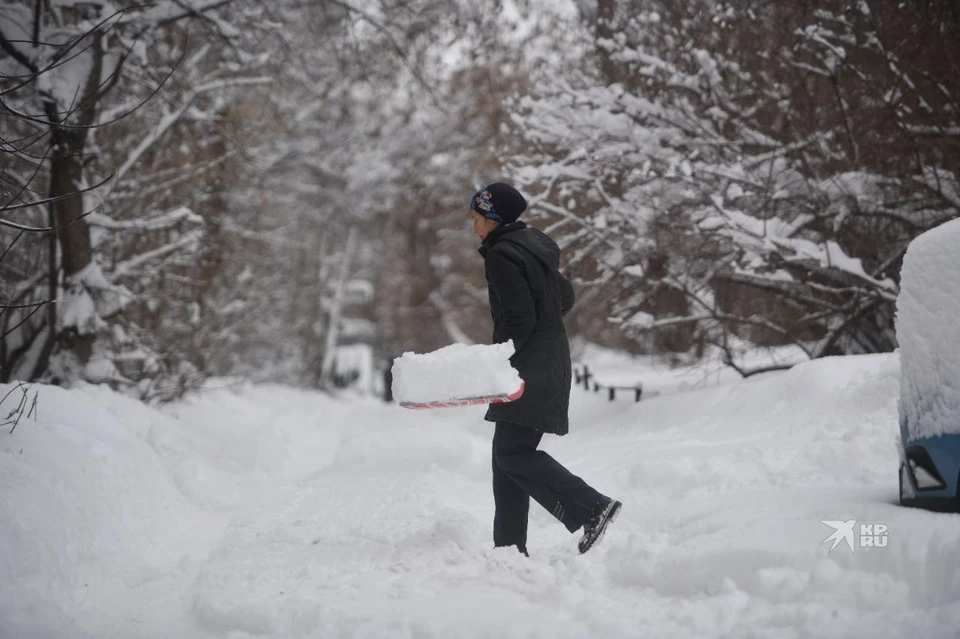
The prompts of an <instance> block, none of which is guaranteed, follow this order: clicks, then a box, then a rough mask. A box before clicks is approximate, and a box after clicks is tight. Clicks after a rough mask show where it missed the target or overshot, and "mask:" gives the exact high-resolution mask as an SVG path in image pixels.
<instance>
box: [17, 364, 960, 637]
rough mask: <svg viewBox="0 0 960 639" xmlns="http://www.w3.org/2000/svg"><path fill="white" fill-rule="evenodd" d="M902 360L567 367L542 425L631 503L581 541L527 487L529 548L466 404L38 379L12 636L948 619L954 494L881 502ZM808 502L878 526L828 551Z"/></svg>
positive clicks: (862, 632)
mask: <svg viewBox="0 0 960 639" xmlns="http://www.w3.org/2000/svg"><path fill="white" fill-rule="evenodd" d="M898 371H899V366H898V361H897V357H896V356H895V355H875V356H863V357H848V358H838V359H827V360H821V361H816V362H811V363H806V364H802V365H800V366H798V367H796V368H794V369H793V370H791V371H787V372H782V373H771V374H766V375H762V376H758V377H755V378H751V379H750V380H747V381H741V382H733V383H725V384H719V385H714V386H710V387H707V388H702V389H699V390H693V391H689V392H684V393H679V394H673V395H664V396H661V397H657V398H654V399H650V400H645V401H642V402H640V403H639V404H634V403H632V402H629V401H622V402H612V403H610V402H607V401H605V398H603V397H602V396H598V395H595V394H593V393H586V392H584V391H582V390H579V389H575V390H574V394H573V397H572V400H573V401H572V408H571V417H572V419H571V434H570V435H569V436H567V437H564V438H556V437H547V438H545V441H546V444H545V447H546V448H547V449H548V450H549V451H550V452H551V453H553V454H554V455H555V456H556V457H558V458H559V459H560V460H561V461H562V462H563V463H565V464H567V465H568V466H569V467H570V468H571V469H572V470H574V471H575V472H577V473H579V474H581V475H582V476H583V477H584V478H586V479H587V481H589V482H590V483H592V484H593V485H594V486H595V487H596V488H598V489H599V490H601V491H602V492H605V493H607V494H609V495H612V496H615V497H617V498H618V499H620V500H621V501H623V503H624V509H623V512H622V514H621V516H620V518H619V519H618V520H617V522H616V523H615V524H613V525H612V526H611V528H610V530H609V532H608V534H607V536H606V537H605V538H604V540H603V541H602V542H601V544H600V545H599V546H598V547H597V548H596V549H594V550H592V551H591V552H589V553H588V554H586V555H583V556H580V555H578V554H577V552H576V536H572V535H568V534H567V533H566V531H565V530H564V528H563V527H562V526H561V525H560V524H558V523H556V522H555V521H554V520H553V519H552V518H551V517H550V516H549V515H548V514H546V513H545V512H543V511H542V510H541V509H539V508H538V507H536V506H535V505H534V507H533V508H532V510H531V513H532V516H531V525H530V540H529V544H528V545H529V548H530V552H531V557H530V558H529V559H526V558H524V557H522V556H520V555H519V554H518V553H516V552H515V551H513V550H510V549H500V550H493V549H492V548H491V547H490V546H491V541H490V537H491V533H490V529H491V518H492V498H491V494H490V486H489V484H490V458H489V444H490V441H489V440H490V437H491V429H492V425H491V424H489V423H486V422H484V421H483V420H482V415H483V410H484V409H483V408H482V407H478V408H469V409H443V410H435V411H426V412H419V411H405V410H403V409H401V408H399V407H397V406H396V405H387V404H383V403H378V402H375V401H374V400H369V399H368V400H363V399H359V400H358V399H356V398H351V399H349V400H346V399H343V400H337V399H331V398H329V397H326V396H323V395H320V394H315V393H308V392H302V391H297V390H292V389H289V388H282V387H276V386H244V387H234V388H231V389H221V390H210V391H207V392H205V393H203V394H200V395H198V396H195V397H193V398H191V399H189V400H186V401H183V402H180V403H178V404H176V405H173V406H169V407H165V408H162V409H159V410H158V409H155V408H150V407H146V406H143V405H141V404H139V403H137V402H135V401H132V400H130V399H126V398H124V397H122V396H120V395H117V394H115V393H112V392H110V391H109V390H106V389H104V388H98V387H92V386H88V387H84V388H81V389H77V390H71V391H66V390H62V389H59V388H51V387H37V388H38V390H39V402H38V406H39V419H38V420H36V421H34V420H33V419H31V420H27V421H22V422H21V423H20V425H19V426H18V427H17V429H16V431H15V432H14V434H13V435H8V434H6V432H4V433H2V434H0V541H2V544H0V637H3V638H4V639H7V638H18V639H19V638H34V637H35V638H44V639H47V638H51V637H69V638H71V639H73V638H77V637H96V638H98V639H99V638H101V637H120V638H124V639H127V638H141V637H150V638H167V637H178V638H194V637H196V638H205V637H230V638H234V639H238V638H241V637H424V638H427V637H437V638H448V637H497V638H499V637H545V638H546V637H549V638H551V639H552V638H556V637H651V638H657V639H664V638H669V637H738V638H739V637H771V638H773V637H776V638H778V639H780V638H790V637H832V638H833V637H896V638H902V637H917V638H921V637H922V638H923V639H935V638H939V637H956V636H957V635H958V633H960V571H958V569H957V567H958V566H960V516H957V515H942V514H933V513H928V512H923V511H917V510H908V509H902V508H900V507H898V506H897V505H896V503H895V502H896V499H897V466H898V457H897V449H896V436H897V395H898ZM6 390H7V389H4V388H3V387H2V386H0V391H2V393H5V392H6ZM0 396H2V394H0ZM5 412H6V411H5ZM821 520H830V521H846V520H857V522H858V523H857V526H856V528H855V529H854V530H855V531H856V532H859V525H860V524H861V523H863V524H882V525H886V526H887V527H888V529H887V530H888V532H887V534H886V535H885V536H882V538H880V537H878V538H877V539H876V540H874V539H873V537H872V536H871V535H856V536H855V537H854V538H853V539H852V541H853V542H854V546H855V548H856V552H855V553H854V552H851V551H850V549H849V548H848V546H847V545H846V543H840V544H839V545H838V546H837V547H836V548H835V549H834V550H833V551H832V552H831V550H830V547H831V545H832V543H831V544H822V543H821V542H823V541H824V540H825V539H826V538H827V537H829V536H830V535H831V533H832V532H833V529H832V528H830V527H829V526H827V525H825V524H822V523H821ZM874 532H876V531H875V530H874ZM871 540H872V541H877V542H878V543H885V544H886V545H885V546H884V547H874V548H870V547H861V546H860V544H861V543H866V542H867V541H871Z"/></svg>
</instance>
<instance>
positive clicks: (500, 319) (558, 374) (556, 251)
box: [480, 222, 574, 435]
mask: <svg viewBox="0 0 960 639" xmlns="http://www.w3.org/2000/svg"><path fill="white" fill-rule="evenodd" d="M480 254H481V255H483V258H484V262H485V266H486V269H485V270H486V276H487V289H488V293H489V296H490V314H491V315H492V316H493V341H494V343H497V344H499V343H503V342H506V341H507V340H509V339H512V340H513V345H514V349H515V353H514V356H513V358H512V359H511V364H513V367H514V368H516V369H517V371H519V373H520V377H521V378H523V380H524V382H525V383H526V387H525V388H524V392H523V396H522V397H521V398H520V399H518V400H516V401H514V402H509V403H505V404H491V405H490V408H489V409H488V410H487V415H486V419H487V420H488V421H491V422H496V421H507V422H513V423H515V424H520V425H521V426H528V427H530V428H535V429H537V430H540V431H543V432H546V433H554V434H556V435H566V434H567V431H568V428H569V421H568V419H567V409H568V408H569V405H570V375H571V371H570V345H569V343H568V342H567V333H566V330H564V327H563V320H562V319H561V317H562V316H563V315H566V313H567V312H568V311H569V310H570V309H571V308H572V307H573V302H574V295H573V287H572V286H571V285H570V282H569V281H568V280H567V279H566V278H565V277H564V276H563V275H561V274H560V271H559V270H558V267H559V265H560V248H559V247H558V246H557V244H556V243H555V242H554V241H553V240H551V239H550V238H549V237H547V236H546V235H544V234H543V233H541V232H540V231H538V230H536V229H533V228H529V227H527V225H526V224H524V223H523V222H513V223H512V224H507V225H505V226H501V227H498V228H497V229H495V230H494V231H493V232H491V233H490V234H489V235H488V236H487V237H486V239H485V240H484V241H483V245H482V246H481V247H480Z"/></svg>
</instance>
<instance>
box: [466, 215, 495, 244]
mask: <svg viewBox="0 0 960 639" xmlns="http://www.w3.org/2000/svg"><path fill="white" fill-rule="evenodd" d="M470 215H472V216H473V234H474V235H476V236H477V237H479V238H480V241H481V242H482V241H483V240H485V239H487V236H488V235H489V234H490V232H491V231H493V230H494V229H495V228H497V227H498V226H500V223H499V222H496V221H494V220H490V219H487V218H485V217H483V216H482V215H480V214H479V213H477V212H476V211H470Z"/></svg>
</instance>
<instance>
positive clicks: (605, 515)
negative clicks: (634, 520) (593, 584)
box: [577, 499, 623, 555]
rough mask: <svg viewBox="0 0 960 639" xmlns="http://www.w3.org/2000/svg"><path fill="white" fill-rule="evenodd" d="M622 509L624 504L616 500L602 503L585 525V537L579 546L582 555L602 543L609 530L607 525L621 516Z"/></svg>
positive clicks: (581, 539)
mask: <svg viewBox="0 0 960 639" xmlns="http://www.w3.org/2000/svg"><path fill="white" fill-rule="evenodd" d="M622 507H623V504H621V503H620V502H619V501H617V500H615V499H607V500H606V501H602V502H600V506H599V507H598V508H597V511H596V512H595V513H594V515H593V517H591V518H590V519H588V520H587V523H585V524H584V525H583V536H582V537H581V538H580V542H579V543H578V544H577V548H579V549H580V554H581V555H582V554H583V553H585V552H587V551H588V550H590V549H591V548H593V546H594V545H595V544H596V543H597V542H598V541H600V539H601V538H602V537H603V533H604V532H605V531H606V529H607V524H609V523H610V522H612V521H613V520H615V519H616V518H617V515H619V514H620V508H622Z"/></svg>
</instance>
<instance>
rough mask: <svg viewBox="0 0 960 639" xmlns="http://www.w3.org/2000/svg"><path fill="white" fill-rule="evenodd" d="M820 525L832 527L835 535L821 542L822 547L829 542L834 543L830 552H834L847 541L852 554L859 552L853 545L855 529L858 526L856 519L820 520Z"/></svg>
mask: <svg viewBox="0 0 960 639" xmlns="http://www.w3.org/2000/svg"><path fill="white" fill-rule="evenodd" d="M820 523H821V524H823V525H825V526H830V527H831V528H833V534H831V535H830V536H829V537H827V538H826V539H824V540H823V541H821V542H820V545H821V546H822V545H823V544H825V543H827V542H828V541H832V542H833V545H832V546H830V551H829V552H833V550H834V548H836V547H837V546H838V545H839V544H840V542H841V541H845V542H847V547H848V548H849V549H850V552H853V553H855V552H857V551H856V547H855V546H854V544H853V535H854V532H853V527H854V526H856V525H857V520H856V519H850V520H848V521H830V520H827V521H824V520H820Z"/></svg>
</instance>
